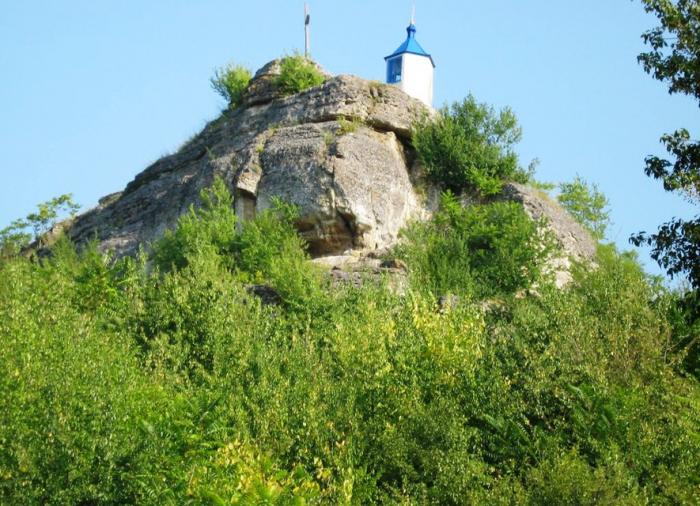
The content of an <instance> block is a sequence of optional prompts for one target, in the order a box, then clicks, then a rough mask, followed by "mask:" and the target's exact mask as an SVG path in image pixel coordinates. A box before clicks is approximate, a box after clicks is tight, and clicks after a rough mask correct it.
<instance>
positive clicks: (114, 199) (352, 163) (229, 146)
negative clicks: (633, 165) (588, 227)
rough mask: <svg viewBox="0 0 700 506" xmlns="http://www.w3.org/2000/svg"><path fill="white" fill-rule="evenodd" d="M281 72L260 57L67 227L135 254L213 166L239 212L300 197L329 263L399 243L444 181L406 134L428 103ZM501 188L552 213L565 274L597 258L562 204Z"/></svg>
mask: <svg viewBox="0 0 700 506" xmlns="http://www.w3.org/2000/svg"><path fill="white" fill-rule="evenodd" d="M278 72H279V65H278V62H277V61H273V62H271V63H269V64H267V65H265V66H264V67H263V68H262V69H260V70H259V71H258V73H257V74H256V75H255V77H254V79H253V80H252V81H251V83H250V86H249V88H248V91H247V93H246V95H245V96H244V98H243V102H242V105H241V106H240V107H238V108H236V109H235V110H228V111H225V112H224V113H223V114H222V115H221V116H220V117H219V118H217V119H216V120H214V121H212V122H210V123H209V124H208V125H207V126H206V127H205V128H204V129H203V130H202V132H200V133H199V134H198V135H196V136H195V137H194V138H193V139H192V140H190V141H188V142H187V143H186V144H185V145H184V146H182V147H181V148H180V149H179V150H178V151H177V153H174V154H172V155H169V156H165V157H163V158H161V159H160V160H158V161H156V162H155V163H154V164H152V165H151V166H150V167H148V168H146V169H145V170H144V171H143V172H141V173H140V174H138V175H137V176H136V177H135V178H134V180H133V181H131V182H130V183H129V184H128V185H127V186H126V188H125V189H124V191H123V192H120V193H115V194H111V195H108V196H106V197H104V198H102V199H100V202H99V205H98V206H97V207H95V208H94V209H91V210H90V211H88V212H86V213H84V214H82V215H80V216H78V217H77V218H76V219H75V221H74V222H73V223H72V224H71V225H70V228H69V232H68V233H69V235H70V237H71V238H72V239H73V240H74V241H75V242H77V243H82V242H85V241H87V240H89V239H93V238H97V240H98V241H99V244H100V247H101V249H103V250H112V251H114V253H115V254H116V255H118V256H121V255H126V254H131V253H134V252H135V251H136V250H137V249H138V247H139V246H140V245H142V244H143V245H146V246H147V245H148V243H150V242H152V241H154V240H156V239H158V238H159V237H160V236H161V235H162V234H163V232H164V231H165V230H166V229H167V228H170V227H173V226H175V224H176V222H177V219H178V217H179V216H180V215H181V214H182V213H184V212H186V211H187V209H188V208H189V206H190V205H193V204H194V205H197V204H198V202H199V193H200V191H201V190H202V189H203V188H206V187H208V186H210V185H211V184H212V182H213V180H214V178H215V177H216V176H219V177H221V178H222V179H223V180H224V181H225V182H226V184H227V185H228V186H229V188H230V189H231V191H232V193H233V194H234V196H235V206H236V212H237V214H238V216H239V217H240V218H242V219H244V220H245V219H251V218H252V217H254V216H255V215H256V213H259V212H260V211H262V210H264V209H266V208H268V207H270V206H271V205H272V202H273V199H274V198H275V197H279V198H281V199H282V200H284V201H287V202H290V203H293V204H296V205H297V206H298V207H299V210H300V218H299V220H298V222H297V224H296V225H297V228H298V230H299V231H300V233H301V234H302V236H303V237H304V238H305V239H306V240H307V242H308V243H309V248H310V252H311V254H312V256H314V257H325V258H326V259H327V262H326V263H327V264H328V267H329V268H330V267H333V266H334V265H335V266H336V267H338V266H339V265H344V264H348V260H347V259H348V258H350V259H357V258H358V257H359V258H367V257H368V255H369V256H372V252H375V253H376V252H377V251H381V250H383V249H386V248H387V247H390V246H392V245H393V244H394V243H395V242H396V240H397V237H398V233H399V230H400V229H401V228H402V227H403V226H405V225H406V223H407V222H408V221H409V220H412V219H422V218H425V217H427V216H429V215H430V213H431V211H432V210H434V207H435V202H436V201H437V199H436V197H437V194H438V191H437V189H436V188H434V187H431V186H430V185H428V184H426V182H425V181H423V180H422V179H421V177H420V175H419V170H418V168H417V164H416V163H415V161H414V159H413V158H414V154H413V152H412V150H411V148H410V146H409V140H410V135H411V127H412V125H413V124H414V122H415V121H416V120H418V119H420V118H422V117H424V116H425V115H430V114H432V113H433V112H432V111H431V110H428V109H427V108H426V107H425V106H424V105H423V104H422V103H421V102H420V101H419V100H416V99H413V98H411V97H409V96H408V95H406V94H405V93H403V92H402V91H401V90H399V89H398V88H395V87H393V86H389V85H386V84H382V83H378V82H371V81H366V80H363V79H360V78H357V77H353V76H337V77H330V76H327V80H326V82H325V83H324V84H322V85H321V86H318V87H315V88H312V89H309V90H306V91H304V92H302V93H299V94H296V95H293V96H290V97H283V96H281V95H280V94H279V92H278V91H277V90H276V88H275V86H274V78H275V76H276V75H277V73H278ZM501 198H505V199H509V200H515V201H518V202H521V203H522V204H523V205H524V207H525V209H526V211H527V212H528V213H529V214H530V215H531V216H532V217H534V218H536V219H538V218H546V219H547V220H548V221H549V222H550V226H551V228H552V230H553V231H554V233H555V235H556V236H557V238H558V239H559V242H560V243H561V245H562V246H563V248H564V254H563V255H562V257H561V258H559V259H555V260H554V263H553V267H554V269H555V270H556V271H557V276H558V279H559V278H561V279H560V280H561V284H563V283H565V282H566V276H567V272H566V268H567V267H568V262H569V260H568V258H569V256H572V257H573V258H575V259H580V260H585V259H590V258H592V256H593V254H594V250H595V246H594V242H593V241H592V240H591V238H590V236H589V235H588V234H587V233H586V231H585V230H584V229H583V228H582V227H581V226H579V225H578V224H577V223H576V222H575V221H574V220H573V219H572V218H571V217H570V216H569V215H568V214H567V213H566V212H564V211H563V210H562V209H561V208H560V207H559V206H558V205H557V204H556V203H554V202H552V201H550V200H549V199H547V198H546V197H544V196H542V195H539V194H538V193H537V191H536V190H533V189H531V188H528V187H525V186H522V185H517V184H508V185H506V186H505V188H504V191H503V194H502V195H501ZM374 256H376V255H374ZM372 262H375V260H372ZM350 264H352V265H354V267H353V269H355V268H359V269H365V268H366V267H367V266H366V265H364V266H363V262H359V263H357V262H355V260H353V261H352V262H350V263H349V264H348V265H350ZM358 266H359V267H358ZM370 267H371V268H372V269H377V268H379V267H377V266H374V265H372V266H370ZM336 270H338V269H336ZM559 271H561V272H559Z"/></svg>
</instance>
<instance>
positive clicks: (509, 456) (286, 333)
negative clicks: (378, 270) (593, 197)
mask: <svg viewBox="0 0 700 506" xmlns="http://www.w3.org/2000/svg"><path fill="white" fill-rule="evenodd" d="M207 195H208V196H209V201H207V200H206V198H207V197H206V196H207ZM522 212H523V211H522V209H520V208H519V207H518V206H515V205H514V204H507V205H506V204H504V203H499V204H492V205H487V206H476V207H472V208H466V209H465V208H462V207H460V206H459V205H458V204H457V203H456V202H455V200H454V198H450V197H446V199H445V202H444V206H443V209H442V210H441V211H440V212H439V213H438V215H437V216H436V220H435V222H434V223H430V224H427V225H426V226H425V228H424V229H423V230H422V231H421V232H420V233H417V232H416V233H415V234H414V235H411V233H409V234H408V236H407V237H406V244H405V246H404V247H405V248H407V251H410V252H411V254H409V255H407V256H406V257H405V258H406V260H407V262H408V264H409V265H408V266H409V269H410V270H411V276H415V275H416V272H417V273H418V274H419V275H420V276H423V277H418V278H415V279H413V280H412V281H414V283H413V284H411V286H409V287H408V289H407V290H406V292H405V293H404V294H402V295H399V294H396V293H394V292H392V291H391V290H389V289H388V288H387V286H385V284H383V283H382V282H369V281H367V282H365V283H364V284H363V286H360V287H351V286H348V287H344V288H343V287H338V288H334V289H332V290H331V289H330V288H329V287H328V285H327V284H324V283H322V282H320V281H319V279H318V277H317V274H316V272H315V271H314V270H313V269H310V268H309V267H308V262H307V261H306V254H305V252H304V248H303V241H301V239H299V238H298V237H297V236H296V235H295V233H294V229H293V227H292V223H293V221H294V216H295V214H294V210H293V208H291V207H289V206H286V205H284V204H281V203H278V204H277V205H276V207H275V208H274V209H271V210H269V211H267V212H265V213H261V214H260V215H259V216H258V217H257V218H256V219H255V220H252V221H249V222H246V223H242V224H239V228H240V230H236V227H235V225H236V223H235V219H234V218H233V217H232V215H231V201H230V195H227V192H226V191H225V186H224V185H223V184H222V183H219V182H217V183H216V184H215V186H214V189H213V190H210V191H209V192H207V193H205V203H204V204H203V205H202V206H201V207H199V208H195V209H193V210H192V211H191V212H190V213H188V214H186V215H185V216H184V217H183V218H182V220H181V223H180V226H179V227H178V228H177V229H176V230H174V231H173V232H172V233H171V234H170V235H169V236H168V238H167V239H164V242H163V244H160V245H157V247H156V248H155V251H156V253H154V255H155V257H153V258H152V259H151V261H149V259H148V258H146V257H145V256H142V257H141V258H137V259H122V260H116V261H115V260H114V259H112V258H110V257H109V256H104V255H101V254H100V253H99V252H98V251H97V250H96V249H95V248H94V246H92V247H89V248H87V249H85V250H83V251H80V252H78V251H75V249H74V248H73V247H72V245H70V243H69V242H68V241H66V240H65V239H64V240H62V241H60V242H59V243H58V244H57V245H56V246H55V247H54V249H53V251H52V255H51V256H50V257H46V258H43V259H40V260H35V261H30V260H28V259H25V258H22V257H15V258H11V259H8V260H7V261H4V262H2V263H0V344H1V345H2V346H0V392H2V395H0V503H3V504H30V505H31V504H146V505H149V504H154V505H155V504H190V503H191V504H246V503H256V504H257V503H267V504H397V503H400V504H448V505H451V504H452V505H457V504H465V503H467V504H469V503H471V504H551V503H565V504H605V503H613V504H639V503H649V504H694V503H697V499H698V495H697V494H698V487H699V486H700V479H699V478H698V477H700V460H699V459H698V458H697V456H698V455H699V454H700V419H698V416H697V413H698V412H700V387H699V386H698V383H697V381H695V380H692V381H691V380H690V379H688V378H686V377H684V376H683V375H680V374H677V373H676V371H675V369H674V368H675V367H676V366H677V364H678V358H677V357H676V356H675V352H674V350H673V349H672V348H671V347H670V346H669V332H670V331H671V329H672V328H673V325H675V324H674V322H673V321H671V322H669V321H667V319H666V316H665V315H666V314H667V313H668V307H667V305H666V302H665V300H664V296H662V292H660V289H659V287H658V286H656V285H655V284H653V283H650V281H649V279H648V277H647V276H646V275H645V274H644V273H643V271H642V270H641V268H640V267H639V265H638V264H637V262H636V261H635V259H634V258H633V257H632V256H630V255H626V254H619V253H618V252H617V251H615V249H614V248H612V247H601V248H600V251H599V255H598V258H597V264H598V268H597V269H595V270H587V269H586V268H585V266H578V267H577V268H576V269H575V270H574V273H573V274H574V279H573V281H572V283H571V284H570V285H569V286H568V287H567V289H565V290H558V289H555V288H554V287H553V286H552V285H550V284H548V283H546V282H542V281H541V280H540V282H539V285H538V288H537V290H536V293H535V291H533V292H531V293H526V292H520V293H518V295H517V296H507V295H508V294H509V293H512V291H513V290H515V289H516V288H518V287H520V286H529V283H530V282H531V281H532V280H531V279H530V277H529V276H531V274H523V273H519V272H518V268H517V266H518V265H520V267H524V268H525V269H524V271H528V272H529V271H530V267H529V266H530V265H533V264H534V265H538V261H539V260H538V258H539V256H538V255H540V253H541V252H540V250H535V251H534V252H533V251H529V250H528V248H529V247H531V246H532V242H531V241H532V239H533V238H538V237H539V235H538V234H539V232H538V231H537V225H536V224H533V223H532V222H531V221H529V222H528V223H530V225H528V226H526V225H525V221H521V219H522V216H521V214H522ZM528 227H529V228H528ZM511 236H512V238H511ZM414 240H415V241H418V243H419V245H416V244H413V241H414ZM419 246H420V248H423V249H419ZM509 251H512V253H511V255H512V256H513V259H507V258H506V253H507V252H509ZM428 252H429V253H428ZM459 255H463V256H464V257H465V258H466V259H467V260H461V259H460V257H459ZM431 256H432V257H439V256H445V257H446V258H447V260H448V261H437V260H436V261H432V260H431ZM429 260H430V262H432V263H430V262H429ZM460 262H462V263H460ZM453 264H457V265H456V266H455V265H453ZM426 266H427V267H426ZM154 267H155V268H154ZM461 270H464V271H467V272H468V276H466V277H465V278H464V279H467V278H468V279H467V281H468V283H467V284H469V287H470V290H474V291H475V292H474V293H476V294H482V295H484V294H491V293H495V294H498V295H499V303H498V304H497V305H495V306H494V305H487V304H483V303H482V302H481V301H475V300H473V299H472V297H470V296H465V297H462V298H461V299H460V301H459V302H458V303H456V304H454V305H453V307H450V308H445V307H442V308H441V307H439V305H438V304H437V303H436V300H435V296H434V294H433V293H426V292H429V291H430V290H434V292H435V293H441V291H442V290H443V289H444V290H451V291H453V292H459V290H463V289H464V288H463V286H465V285H464V283H463V282H462V281H461V280H462V279H463V278H460V277H459V276H460V272H461ZM532 272H535V271H534V270H533V271H532ZM500 273H502V278H503V279H499V274H500ZM452 276H455V279H456V280H457V281H459V282H458V283H457V281H455V279H453V278H452ZM533 279H535V278H534V277H533ZM435 280H438V281H435ZM477 280H478V281H477ZM251 282H263V283H268V284H270V285H271V286H273V287H274V288H275V289H276V290H278V291H279V293H280V294H282V298H283V300H282V303H279V304H274V305H266V304H263V303H262V302H261V301H260V300H258V299H257V297H255V296H252V295H250V294H249V293H248V291H247V289H246V285H247V284H249V283H251ZM421 284H425V285H427V288H429V289H430V290H425V289H423V288H422V287H421ZM482 284H483V285H487V286H486V287H485V288H482V287H480V285H482ZM435 287H437V288H435ZM443 287H444V288H443ZM467 295H470V294H469V293H467ZM672 324H673V325H672Z"/></svg>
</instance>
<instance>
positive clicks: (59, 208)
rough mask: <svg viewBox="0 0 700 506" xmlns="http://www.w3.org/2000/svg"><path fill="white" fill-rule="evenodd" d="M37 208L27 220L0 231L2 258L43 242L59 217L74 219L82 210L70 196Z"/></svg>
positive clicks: (63, 196)
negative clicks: (79, 210)
mask: <svg viewBox="0 0 700 506" xmlns="http://www.w3.org/2000/svg"><path fill="white" fill-rule="evenodd" d="M37 207H38V209H37V211H36V212H34V213H29V214H28V215H27V217H26V218H24V219H18V220H15V221H13V222H12V223H11V224H10V225H8V226H7V227H5V228H3V229H2V230H0V258H7V257H10V256H12V255H15V254H17V253H19V252H20V251H21V250H22V249H23V248H26V247H27V246H29V244H30V243H31V242H32V241H41V236H42V235H43V234H45V233H46V232H48V231H49V230H50V229H51V228H52V227H53V226H54V225H56V223H57V222H58V221H59V217H61V216H62V215H63V216H65V215H66V214H68V215H69V216H70V217H71V218H72V217H74V216H75V214H76V213H77V212H78V209H80V206H79V205H78V204H76V203H75V202H73V197H72V195H70V194H66V195H61V196H59V197H55V198H53V199H51V200H49V201H48V202H42V203H41V204H39V205H38V206H37ZM30 230H31V232H30ZM40 246H41V244H40Z"/></svg>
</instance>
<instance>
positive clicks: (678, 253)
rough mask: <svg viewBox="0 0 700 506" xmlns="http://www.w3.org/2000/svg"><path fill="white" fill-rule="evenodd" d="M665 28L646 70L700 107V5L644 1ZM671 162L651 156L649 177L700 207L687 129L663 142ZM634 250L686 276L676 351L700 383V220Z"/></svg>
mask: <svg viewBox="0 0 700 506" xmlns="http://www.w3.org/2000/svg"><path fill="white" fill-rule="evenodd" d="M642 4H643V5H644V9H645V10H646V11H647V12H650V13H652V14H654V15H655V16H656V17H657V18H658V19H659V23H660V24H659V26H657V27H655V28H653V29H651V30H648V31H647V32H645V33H644V34H643V35H642V39H643V40H644V42H645V43H646V44H647V45H648V46H649V51H648V52H645V53H642V54H640V55H639V57H638V60H639V62H640V63H641V64H642V66H643V67H644V70H645V71H646V72H647V73H648V74H650V75H652V76H653V77H654V78H655V79H658V80H660V81H662V82H665V83H667V84H668V91H669V93H672V94H674V93H680V94H683V95H688V96H690V97H691V98H693V99H695V100H697V101H698V105H700V8H699V7H698V2H697V1H696V0H674V1H672V0H642ZM661 143H662V144H663V145H664V147H665V148H666V151H667V152H668V154H669V158H668V159H666V158H663V157H659V156H648V157H647V159H646V167H645V172H646V174H647V176H649V177H652V178H654V179H658V180H659V181H661V183H662V184H663V187H664V190H666V191H670V192H676V193H678V194H680V195H682V196H683V197H685V198H686V199H687V200H688V201H689V202H691V203H693V204H696V205H697V204H700V200H699V198H700V142H698V140H697V139H693V138H692V137H691V135H690V132H688V130H686V129H685V128H679V129H678V130H676V131H675V132H673V133H671V134H665V135H663V136H662V137H661ZM631 241H632V243H633V244H635V245H637V246H640V245H648V246H651V256H652V258H654V259H655V260H656V261H657V262H658V263H659V265H660V266H661V267H662V268H663V269H664V270H665V271H666V272H667V273H668V274H669V275H670V276H681V277H683V278H685V279H686V280H687V282H688V284H689V289H688V290H687V291H686V292H685V293H682V294H680V295H679V296H678V297H677V299H678V300H677V304H676V309H675V314H676V316H677V317H678V318H674V321H676V323H677V324H678V327H679V328H678V332H674V336H677V339H676V340H677V342H676V343H675V346H676V347H678V348H680V349H683V350H684V353H685V355H686V361H685V364H686V367H687V370H688V371H689V372H691V373H693V374H695V375H696V376H697V377H698V378H700V340H699V339H698V335H700V216H697V215H696V216H694V217H693V218H690V219H685V218H679V217H674V218H673V219H671V220H670V221H668V222H666V223H664V224H662V225H661V226H660V227H659V229H658V230H657V231H656V232H655V233H651V234H649V233H646V232H640V233H638V234H635V235H634V236H633V237H632V238H631Z"/></svg>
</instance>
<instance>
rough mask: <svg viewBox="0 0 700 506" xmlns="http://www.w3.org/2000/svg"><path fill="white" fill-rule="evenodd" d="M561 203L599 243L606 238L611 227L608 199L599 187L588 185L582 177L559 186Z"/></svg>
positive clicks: (558, 197) (558, 198) (558, 196)
mask: <svg viewBox="0 0 700 506" xmlns="http://www.w3.org/2000/svg"><path fill="white" fill-rule="evenodd" d="M557 200H558V201H559V203H560V204H561V205H562V206H563V207H564V209H566V210H567V211H569V213H570V214H571V215H572V216H573V217H574V218H576V220H577V221H578V222H579V223H581V224H582V225H583V226H584V227H586V228H587V229H588V230H589V231H590V232H591V234H593V236H594V237H595V238H596V239H598V240H599V241H600V240H601V239H603V237H605V230H606V229H607V227H608V226H609V225H610V211H609V210H608V199H607V197H606V196H605V195H604V194H603V193H602V192H601V191H600V190H599V189H598V185H596V184H595V183H594V184H588V183H587V182H586V181H585V180H584V179H583V178H581V177H580V176H576V178H575V179H574V180H573V181H572V182H570V183H561V184H559V195H557Z"/></svg>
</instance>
